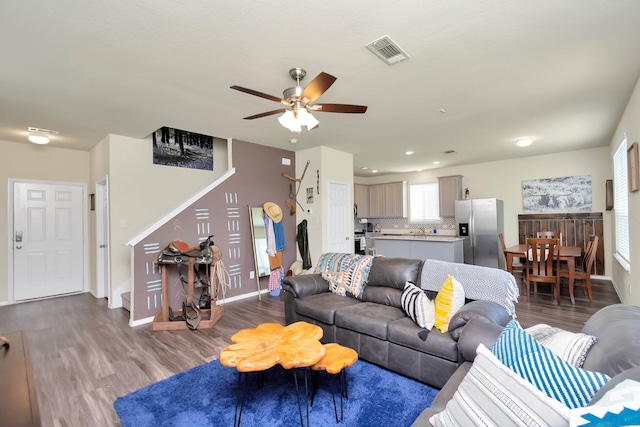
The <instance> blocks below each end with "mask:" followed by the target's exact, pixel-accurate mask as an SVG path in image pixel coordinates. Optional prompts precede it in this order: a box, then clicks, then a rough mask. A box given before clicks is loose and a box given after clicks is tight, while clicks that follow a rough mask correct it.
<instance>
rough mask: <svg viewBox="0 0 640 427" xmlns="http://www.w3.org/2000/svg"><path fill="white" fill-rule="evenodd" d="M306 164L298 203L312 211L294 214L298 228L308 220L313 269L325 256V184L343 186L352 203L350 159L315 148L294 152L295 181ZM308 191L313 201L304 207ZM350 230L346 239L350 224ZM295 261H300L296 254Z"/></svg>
mask: <svg viewBox="0 0 640 427" xmlns="http://www.w3.org/2000/svg"><path fill="white" fill-rule="evenodd" d="M307 160H310V161H311V163H310V164H309V168H308V170H307V173H306V175H305V178H304V180H303V181H302V182H301V183H300V185H301V190H300V193H299V194H298V199H299V200H300V202H301V203H302V205H303V206H304V207H305V208H307V209H309V208H310V209H311V213H310V214H309V213H308V212H306V211H304V210H303V209H300V207H299V206H298V210H297V211H296V224H299V223H300V222H301V221H302V220H303V219H306V220H307V234H308V236H309V251H310V253H311V262H312V264H313V267H314V268H315V267H316V263H317V261H318V258H319V257H320V255H322V254H323V253H324V252H327V248H328V241H327V236H326V224H327V218H328V213H327V212H326V206H327V187H328V183H329V181H338V182H344V183H346V184H347V185H348V186H349V188H350V191H351V192H352V194H351V199H352V200H353V155H352V154H350V153H345V152H343V151H338V150H334V149H332V148H328V147H315V148H309V149H307V150H302V151H297V152H296V178H299V177H301V176H302V173H303V171H304V167H305V165H306V163H307ZM318 171H319V173H320V178H319V182H320V194H318V191H317V185H318ZM309 187H313V190H314V198H313V204H310V205H307V204H306V203H305V202H306V193H305V191H306V189H307V188H309ZM350 226H351V230H350V231H349V236H350V237H351V236H352V235H353V223H352V222H350ZM298 259H300V256H299V254H298Z"/></svg>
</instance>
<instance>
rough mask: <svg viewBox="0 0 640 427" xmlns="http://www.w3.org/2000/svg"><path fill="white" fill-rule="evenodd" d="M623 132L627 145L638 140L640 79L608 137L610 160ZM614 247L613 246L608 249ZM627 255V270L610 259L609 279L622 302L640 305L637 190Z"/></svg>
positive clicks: (631, 199)
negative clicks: (615, 127) (609, 137)
mask: <svg viewBox="0 0 640 427" xmlns="http://www.w3.org/2000/svg"><path fill="white" fill-rule="evenodd" d="M625 134H626V136H627V146H629V145H631V144H632V143H633V142H638V141H640V80H638V82H637V83H636V87H635V89H634V91H633V93H632V94H631V98H630V99H629V103H628V104H627V107H626V109H625V111H624V114H623V115H622V118H621V119H620V122H619V123H618V127H617V129H616V132H615V134H614V136H613V138H611V143H610V146H609V152H608V153H607V156H608V157H609V161H610V162H611V156H612V155H613V153H614V152H615V151H616V149H617V148H618V146H619V145H620V143H621V142H622V141H623V140H624V136H625ZM614 209H615V206H614ZM612 229H613V227H612ZM612 234H613V233H612ZM614 250H615V249H612V250H611V252H613V251H614ZM629 254H630V257H631V259H630V264H631V270H630V271H626V270H625V269H624V268H623V267H622V266H621V265H620V264H619V263H618V261H617V260H616V259H615V258H613V266H612V267H613V269H612V271H613V273H612V278H613V281H614V283H615V284H616V287H617V289H618V291H619V292H620V293H621V294H622V297H623V299H624V302H625V303H627V304H633V305H640V283H639V282H640V280H639V279H640V273H639V272H638V270H639V267H640V192H636V193H629Z"/></svg>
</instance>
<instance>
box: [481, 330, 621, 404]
mask: <svg viewBox="0 0 640 427" xmlns="http://www.w3.org/2000/svg"><path fill="white" fill-rule="evenodd" d="M491 352H492V353H493V354H495V355H496V357H497V358H498V359H499V360H500V361H501V362H502V363H503V364H505V365H506V366H507V367H509V368H510V369H512V370H513V371H514V372H515V373H517V374H518V375H520V376H521V377H522V378H524V379H525V380H527V381H529V382H530V383H531V384H533V385H534V386H536V387H537V388H538V389H539V390H540V391H542V392H543V393H545V394H546V395H547V396H549V397H551V398H553V399H556V400H558V401H560V402H563V403H564V404H565V405H567V406H568V407H569V408H581V407H583V406H586V405H587V404H588V403H589V401H590V400H591V398H592V397H593V395H594V394H596V392H597V391H598V390H599V389H600V387H602V386H603V385H604V384H605V383H606V382H607V381H609V377H608V376H607V375H604V374H601V373H599V372H592V371H587V370H584V369H580V368H576V367H575V366H572V365H571V364H569V363H567V362H565V361H564V360H562V359H561V358H560V357H558V356H556V355H555V354H553V352H551V351H550V350H548V349H547V348H545V347H544V346H543V345H542V344H540V343H539V342H538V341H536V339H535V338H533V337H532V336H531V335H529V334H528V333H527V332H525V331H524V330H523V329H521V328H520V325H519V324H518V322H517V321H516V320H512V321H510V322H509V323H508V324H507V326H506V327H505V329H504V331H502V334H501V335H500V337H498V340H497V341H496V343H495V344H494V345H493V347H492V348H491Z"/></svg>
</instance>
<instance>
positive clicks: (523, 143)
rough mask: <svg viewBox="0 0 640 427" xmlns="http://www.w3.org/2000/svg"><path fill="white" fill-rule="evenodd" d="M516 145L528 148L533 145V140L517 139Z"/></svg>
mask: <svg viewBox="0 0 640 427" xmlns="http://www.w3.org/2000/svg"><path fill="white" fill-rule="evenodd" d="M516 144H518V147H528V146H530V145H531V144H533V139H531V138H523V139H519V140H518V142H517V143H516Z"/></svg>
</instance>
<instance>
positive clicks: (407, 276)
mask: <svg viewBox="0 0 640 427" xmlns="http://www.w3.org/2000/svg"><path fill="white" fill-rule="evenodd" d="M421 266H422V261H420V260H419V259H409V258H385V257H375V258H374V259H373V262H372V263H371V270H370V271H369V278H368V279H367V287H369V286H387V287H390V288H396V289H399V290H400V291H402V290H403V289H404V284H405V283H407V282H411V283H418V282H417V281H418V278H419V274H420V267H421Z"/></svg>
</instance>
